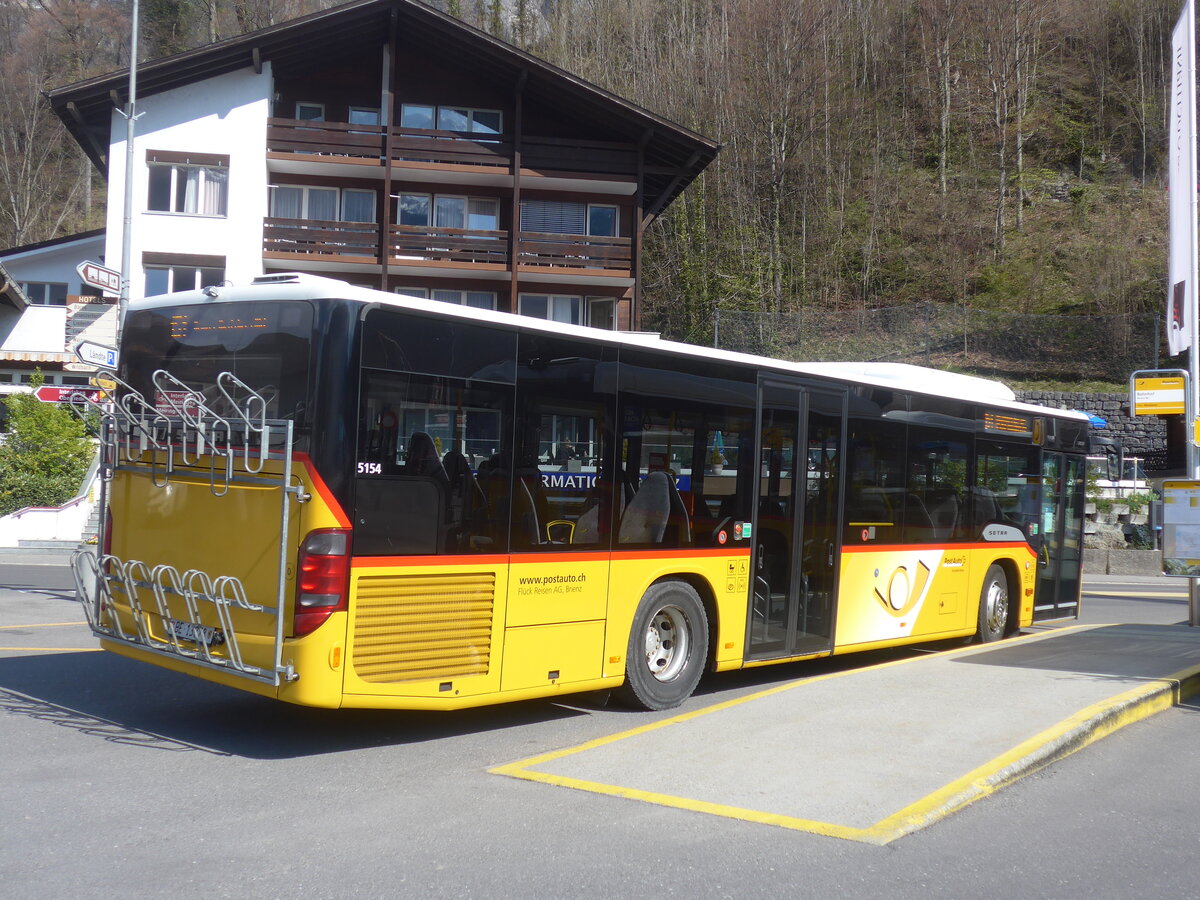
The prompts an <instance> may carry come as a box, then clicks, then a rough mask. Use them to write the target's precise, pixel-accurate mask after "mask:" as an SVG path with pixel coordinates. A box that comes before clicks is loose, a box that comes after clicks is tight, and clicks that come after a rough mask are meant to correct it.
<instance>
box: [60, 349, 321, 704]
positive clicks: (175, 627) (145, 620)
mask: <svg viewBox="0 0 1200 900" xmlns="http://www.w3.org/2000/svg"><path fill="white" fill-rule="evenodd" d="M99 374H100V375H101V376H104V377H107V378H109V379H111V380H112V381H113V382H115V383H116V385H117V391H116V392H115V393H117V394H118V398H117V399H116V400H115V401H113V402H107V403H98V402H96V401H95V400H93V399H92V398H91V397H89V396H87V395H85V394H83V393H82V392H78V393H75V394H72V395H70V397H69V398H68V401H69V403H70V405H71V407H72V409H73V410H74V411H75V412H76V413H77V414H78V415H79V416H80V418H82V419H83V421H84V422H85V423H86V424H88V426H89V428H90V429H91V430H92V431H93V433H94V434H96V436H97V437H98V438H99V441H100V473H101V493H100V535H99V544H98V547H97V551H96V552H93V551H92V550H91V549H80V550H77V551H76V552H75V553H74V555H73V556H72V558H71V568H72V571H73V573H74V576H75V587H76V590H77V591H78V595H79V599H80V602H81V603H82V605H83V609H84V613H85V615H86V617H87V620H88V625H89V626H90V627H91V629H92V632H93V633H94V634H96V635H97V636H99V637H102V638H104V639H105V640H108V641H111V642H114V643H117V644H124V645H127V646H130V647H136V648H138V649H141V650H146V651H149V652H152V653H157V654H161V655H163V656H169V657H184V658H187V659H189V660H190V661H191V662H193V663H194V664H196V665H200V666H204V667H207V668H212V669H217V670H220V671H223V672H228V673H230V674H234V675H237V676H240V677H244V678H249V679H252V680H254V681H259V682H264V683H266V684H270V685H274V686H278V685H279V684H280V683H281V682H282V681H294V680H295V679H296V677H297V675H296V673H295V672H294V670H293V669H292V667H291V666H290V665H284V664H283V626H284V608H285V591H286V573H287V544H288V542H287V540H286V537H287V534H288V526H289V522H290V515H291V506H290V504H291V502H292V501H295V502H301V503H302V502H304V501H306V500H307V499H308V496H307V494H305V493H304V488H303V485H301V484H299V483H296V484H293V479H292V442H293V431H292V425H293V423H292V422H291V421H290V420H283V419H268V418H267V415H266V413H267V399H266V398H265V397H264V396H263V394H262V393H261V392H259V391H255V390H253V389H252V388H250V387H249V386H248V385H246V384H244V383H243V382H242V381H240V380H239V379H238V378H237V377H236V376H235V375H233V373H231V372H222V373H221V374H220V375H218V376H217V380H216V391H215V393H212V394H210V396H207V397H206V396H205V394H204V392H202V391H200V390H197V389H196V388H193V387H191V386H189V385H187V384H185V383H184V382H182V381H180V380H179V379H178V378H176V377H175V376H173V375H171V374H170V373H168V372H166V371H165V370H162V369H160V370H158V371H157V372H155V373H154V376H153V379H152V382H153V384H154V387H155V389H156V396H155V401H156V402H150V401H149V400H147V399H146V398H145V397H144V396H143V395H142V394H141V393H140V392H138V391H137V390H135V389H134V388H132V387H130V386H129V385H128V384H126V383H125V382H123V381H121V379H120V378H118V377H117V375H116V373H114V372H110V371H101V372H100V373H99ZM216 405H220V406H221V408H222V409H223V411H224V414H220V413H218V412H217V411H216V410H215V409H214V408H213V407H214V406H216ZM272 440H275V441H276V447H275V449H274V450H273V449H272V448H271V442H272ZM205 459H207V464H206V463H205ZM268 459H278V460H280V461H281V462H282V464H283V465H282V472H280V473H279V474H272V473H271V472H268V471H266V470H265V469H266V462H267V460H268ZM238 462H240V463H241V465H240V466H239V465H237V463H238ZM147 470H148V471H147ZM117 471H127V472H131V473H132V472H137V473H140V474H141V475H142V476H145V475H147V474H148V475H149V478H150V480H151V482H152V484H153V485H154V486H155V487H158V488H166V487H167V486H168V485H170V483H171V479H172V477H173V476H176V475H179V476H182V475H185V474H186V475H187V476H188V477H189V478H195V477H196V475H197V474H198V473H204V472H207V475H208V487H209V490H210V491H211V492H212V493H213V495H214V496H217V497H223V496H225V495H226V494H228V493H229V489H230V486H231V485H253V486H256V487H270V488H278V489H279V491H280V512H279V535H280V539H279V561H278V562H279V569H278V578H277V581H276V592H275V597H274V598H271V599H272V600H273V604H274V605H272V604H271V603H269V602H266V600H267V598H261V600H262V601H263V602H254V601H252V600H251V599H250V598H249V597H248V596H247V592H246V587H245V585H244V584H243V583H242V581H241V580H240V579H239V578H237V577H236V576H234V575H220V574H213V573H209V572H203V571H201V570H199V569H185V570H183V571H180V570H179V568H178V567H176V566H172V565H169V564H166V563H154V564H152V563H151V562H148V561H145V560H139V559H128V560H123V559H119V558H118V557H116V556H113V555H112V554H109V553H104V552H103V551H102V548H103V547H105V546H106V533H107V530H108V515H107V514H108V503H109V484H110V482H111V481H112V478H113V475H114V474H115V473H116V472H117ZM139 592H140V594H139ZM147 593H148V594H149V595H150V598H151V602H147V601H144V600H143V599H142V598H143V597H145V595H146V594H147ZM118 598H120V599H121V600H123V601H124V604H123V605H126V606H127V607H128V610H129V613H128V618H129V619H132V624H133V627H132V628H129V627H127V626H126V625H123V624H122V622H121V616H119V615H118V613H117V601H118ZM172 599H175V600H176V603H175V604H174V605H172V604H171V602H170V601H171V600H172ZM180 601H181V602H180ZM235 610H243V611H246V612H251V613H262V614H264V615H268V616H272V617H273V618H274V653H273V656H272V658H273V660H274V665H273V667H270V668H268V667H263V666H253V665H250V664H248V663H247V662H245V659H244V657H243V653H242V648H241V646H239V643H238V636H237V632H236V631H235V629H234V627H233V626H234V622H233V615H234V611H235ZM206 614H207V615H206ZM206 618H207V619H208V621H209V622H212V621H215V622H216V623H217V625H216V626H213V625H210V624H206V622H205V621H204V619H206Z"/></svg>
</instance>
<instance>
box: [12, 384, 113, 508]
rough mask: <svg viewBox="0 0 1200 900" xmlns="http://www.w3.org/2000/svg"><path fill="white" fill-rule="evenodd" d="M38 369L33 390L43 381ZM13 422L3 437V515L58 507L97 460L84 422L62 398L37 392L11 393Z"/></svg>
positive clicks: (66, 499) (71, 494)
mask: <svg viewBox="0 0 1200 900" xmlns="http://www.w3.org/2000/svg"><path fill="white" fill-rule="evenodd" d="M42 381H43V379H42V373H41V372H40V371H38V372H36V373H34V377H33V381H32V386H33V388H34V390H37V388H39V387H41V385H42ZM4 404H5V406H6V407H8V424H7V427H6V428H5V431H4V434H3V436H2V438H0V515H8V514H9V513H12V512H16V511H17V510H18V509H24V508H25V507H26V506H59V505H61V504H63V503H65V502H67V501H68V500H70V499H71V498H72V497H74V496H75V492H76V491H77V490H78V489H79V484H80V482H81V481H82V480H83V476H84V474H85V473H86V472H87V468H88V464H89V463H90V462H91V459H92V443H91V441H90V440H89V439H88V436H87V432H86V431H85V429H84V427H83V423H82V422H80V421H79V419H77V418H76V417H75V416H74V415H73V414H72V413H71V411H70V410H69V409H67V408H66V407H64V406H60V405H59V404H57V403H43V402H41V401H40V400H38V399H37V398H36V397H35V396H33V394H25V393H21V394H11V395H10V396H9V397H8V398H7V399H6V400H5V401H4Z"/></svg>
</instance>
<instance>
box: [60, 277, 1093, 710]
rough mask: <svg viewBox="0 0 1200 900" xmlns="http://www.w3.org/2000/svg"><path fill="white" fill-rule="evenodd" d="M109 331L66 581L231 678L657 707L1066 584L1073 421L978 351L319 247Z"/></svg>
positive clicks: (995, 624)
mask: <svg viewBox="0 0 1200 900" xmlns="http://www.w3.org/2000/svg"><path fill="white" fill-rule="evenodd" d="M121 348H122V349H121V356H120V368H119V371H117V372H114V373H112V374H113V377H114V379H115V380H116V381H117V382H118V388H117V391H116V402H115V403H113V404H110V405H108V406H96V407H95V409H93V410H92V412H93V413H94V415H93V417H92V418H93V420H94V419H96V418H98V419H99V421H100V428H99V433H100V437H101V447H102V453H103V467H102V468H103V472H104V475H105V488H104V494H103V497H102V504H103V505H104V507H105V508H106V513H107V514H106V516H105V517H104V526H103V528H102V546H101V549H100V550H99V552H91V551H81V552H79V553H78V554H76V556H75V558H74V569H75V574H76V581H77V587H78V589H79V593H80V597H81V599H82V600H83V605H84V607H85V609H86V611H87V616H88V619H89V624H90V626H91V628H92V630H93V631H94V632H95V633H96V634H97V635H98V636H99V638H100V642H101V645H102V646H103V647H104V648H105V649H108V650H111V651H113V652H116V653H119V654H122V655H125V656H128V657H132V658H134V659H139V660H144V661H146V662H150V663H154V664H157V665H160V666H165V667H167V668H170V669H174V670H176V671H181V672H187V673H189V674H193V675H196V676H199V677H201V678H206V679H209V680H212V681H215V682H219V683H221V684H225V685H229V686H233V687H238V688H242V689H245V690H249V691H253V692H256V693H259V694H263V695H266V696H270V697H277V698H279V699H281V700H285V701H289V702H292V703H298V704H305V705H311V706H319V707H379V708H407V709H418V708H419V709H451V708H460V707H468V706H475V705H481V704H489V703H499V702H504V701H508V700H517V699H522V698H532V697H547V696H558V695H562V694H567V693H571V692H580V691H594V690H605V689H614V690H616V691H617V692H618V695H619V696H620V697H621V698H622V699H623V700H625V701H627V702H628V703H630V704H632V705H635V706H640V707H644V708H649V709H664V708H669V707H672V706H675V705H677V704H679V703H681V702H682V701H683V700H684V699H685V698H687V697H688V696H689V695H690V694H691V692H692V691H693V689H694V688H695V686H696V684H697V681H698V679H699V678H700V676H701V674H702V672H704V671H705V670H714V671H726V670H731V669H739V668H743V667H747V666H757V665H763V664H768V663H776V662H783V661H788V660H800V659H807V658H813V657H820V656H827V655H830V654H840V653H848V652H852V651H856V650H867V649H873V648H882V647H891V646H895V645H900V644H906V643H911V642H916V641H933V640H943V639H952V638H970V637H972V636H975V637H977V638H978V639H979V640H982V641H992V640H997V639H999V638H1002V637H1004V636H1006V635H1008V634H1010V633H1012V632H1014V631H1015V630H1017V629H1018V628H1020V627H1022V626H1028V625H1029V624H1030V623H1031V622H1033V621H1034V620H1037V619H1043V618H1062V617H1067V616H1074V615H1076V614H1077V610H1078V605H1079V596H1080V559H1081V546H1082V543H1081V542H1082V514H1083V498H1084V482H1085V474H1084V473H1085V459H1086V454H1087V450H1088V422H1087V419H1086V418H1085V417H1084V416H1083V415H1082V414H1078V413H1073V412H1065V411H1061V410H1053V409H1046V408H1041V407H1037V406H1032V405H1027V404H1023V403H1019V402H1016V401H1015V400H1014V395H1013V394H1012V392H1011V391H1009V390H1008V389H1007V388H1005V387H1004V386H1003V385H1001V384H999V383H996V382H993V381H987V380H983V379H979V378H973V377H969V376H963V375H955V374H950V373H944V372H938V371H934V370H928V369H922V368H918V367H914V366H907V365H899V364H838V363H827V364H812V363H788V362H781V361H778V360H772V359H766V358H761V357H756V356H750V355H744V354H737V353H730V352H722V351H718V350H713V349H708V348H705V347H698V346H690V345H684V344H677V343H671V342H668V341H663V340H660V339H658V338H657V337H655V336H651V335H644V334H627V333H617V332H609V331H599V330H595V329H590V328H583V327H577V326H572V325H569V324H563V323H557V322H549V321H542V320H537V319H531V318H528V317H523V316H515V315H509V314H504V313H496V312H490V311H480V310H473V309H472V310H464V309H460V308H457V307H454V306H451V305H448V304H442V303H438V302H436V301H425V300H419V299H414V298H408V297H403V296H397V295H394V294H387V293H383V292H379V291H373V290H368V289H365V288H359V287H354V286H351V285H348V284H345V283H343V282H339V281H334V280H331V279H327V278H320V277H315V276H309V275H270V276H265V277H263V278H259V279H256V280H255V282H254V283H253V284H252V285H250V286H248V287H241V288H235V287H228V286H225V287H210V288H206V289H204V290H203V291H194V292H187V293H179V294H171V295H167V296H160V297H154V298H149V299H146V300H142V301H135V302H134V303H132V304H131V306H130V310H129V312H128V315H127V317H126V321H125V326H124V330H123V333H122V335H121ZM72 402H73V403H75V404H76V405H77V407H78V408H80V409H81V411H83V410H84V408H85V407H86V406H87V404H88V402H89V401H87V400H86V399H85V398H82V397H75V398H73V401H72Z"/></svg>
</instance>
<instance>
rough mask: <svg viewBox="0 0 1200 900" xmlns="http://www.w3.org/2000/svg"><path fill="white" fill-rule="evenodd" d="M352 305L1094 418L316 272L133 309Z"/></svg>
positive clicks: (901, 368)
mask: <svg viewBox="0 0 1200 900" xmlns="http://www.w3.org/2000/svg"><path fill="white" fill-rule="evenodd" d="M266 299H271V300H329V299H339V300H350V301H356V302H359V303H363V304H379V305H383V306H394V307H399V308H402V309H411V310H415V311H420V312H426V313H432V314H435V315H439V316H445V317H449V318H456V317H457V318H460V319H464V320H466V321H471V322H477V323H478V322H489V323H492V324H496V325H502V326H507V327H510V328H519V329H522V330H525V331H541V332H546V333H550V334H555V335H559V336H574V337H580V338H584V339H586V340H590V341H597V342H602V343H609V344H616V345H620V346H629V347H640V348H647V349H654V350H660V351H663V352H667V353H676V354H679V355H682V356H690V357H696V358H701V359H707V360H721V361H725V362H730V363H734V364H737V365H743V366H752V367H755V368H759V369H770V370H773V371H776V372H779V373H781V374H794V375H816V376H819V377H822V378H830V379H834V380H836V381H842V382H846V383H848V384H863V385H870V386H872V387H881V388H887V389H892V390H902V391H912V392H915V393H920V394H929V395H933V396H942V397H955V398H960V399H964V400H968V401H972V402H978V403H988V404H992V405H995V406H1001V407H1004V408H1008V409H1014V410H1020V411H1023V412H1030V413H1036V414H1038V415H1053V416H1057V417H1060V418H1064V419H1078V420H1083V421H1087V416H1086V415H1085V414H1084V413H1081V412H1078V411H1076V410H1065V409H1055V408H1053V407H1046V406H1037V405H1035V404H1030V403H1022V402H1020V401H1018V400H1017V399H1016V394H1014V393H1013V391H1012V389H1011V388H1009V387H1008V386H1007V385H1005V384H1003V383H1002V382H999V381H994V380H992V379H989V378H979V377H977V376H975V375H963V374H960V373H958V372H946V371H943V370H941V369H931V368H927V367H925V366H915V365H911V364H908V363H893V362H788V361H786V360H780V359H773V358H771V357H767V356H756V355H754V354H750V353H738V352H735V351H732V350H721V349H718V348H715V347H704V346H700V345H698V344H684V343H680V342H678V341H669V340H665V339H663V338H661V337H660V336H659V335H657V334H654V333H650V332H628V331H608V330H604V329H599V328H589V327H586V326H583V325H570V324H566V323H563V322H551V321H547V320H544V319H535V318H532V317H530V316H521V315H516V314H513V313H504V312H496V311H494V310H487V309H475V308H466V307H460V306H455V305H454V304H452V303H443V302H441V301H439V300H425V299H422V298H419V297H409V296H406V295H403V294H393V293H388V292H386V291H380V290H374V289H372V288H364V287H358V286H356V285H352V284H349V283H348V282H345V281H341V280H339V279H336V278H326V277H324V276H320V275H310V274H308V273H307V272H300V273H295V272H291V273H279V274H272V275H264V276H261V277H259V278H255V279H254V281H253V282H252V283H251V284H250V285H248V286H230V285H221V286H215V287H208V288H204V289H202V290H198V291H182V292H179V293H175V294H161V295H159V296H156V297H147V298H146V299H144V300H134V301H132V302H131V303H130V309H131V311H132V310H138V309H153V308H156V307H162V306H180V305H190V304H204V303H212V302H215V301H222V302H237V301H250V300H266Z"/></svg>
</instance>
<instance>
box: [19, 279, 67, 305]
mask: <svg viewBox="0 0 1200 900" xmlns="http://www.w3.org/2000/svg"><path fill="white" fill-rule="evenodd" d="M17 283H18V284H19V285H20V286H21V290H22V291H23V292H24V293H25V296H26V297H28V298H29V302H30V303H32V304H33V305H34V306H66V305H67V297H68V296H70V293H71V286H70V285H69V284H67V283H66V282H63V281H19V282H17ZM35 287H36V288H41V290H40V291H36V292H35V291H34V290H33V289H34V288H35ZM53 288H62V301H61V302H60V301H57V300H55V299H54V296H53V292H52V289H53ZM35 294H36V296H35Z"/></svg>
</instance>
